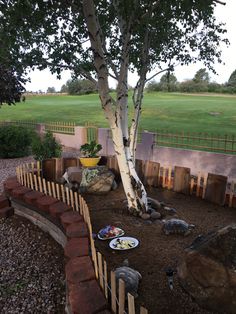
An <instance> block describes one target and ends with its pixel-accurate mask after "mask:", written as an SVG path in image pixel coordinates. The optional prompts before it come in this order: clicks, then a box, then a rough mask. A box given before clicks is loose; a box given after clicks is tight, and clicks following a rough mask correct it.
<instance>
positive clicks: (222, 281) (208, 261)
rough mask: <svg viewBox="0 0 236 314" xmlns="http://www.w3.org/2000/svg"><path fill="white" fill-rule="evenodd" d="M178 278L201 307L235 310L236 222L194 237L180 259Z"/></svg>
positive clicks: (216, 310)
mask: <svg viewBox="0 0 236 314" xmlns="http://www.w3.org/2000/svg"><path fill="white" fill-rule="evenodd" d="M178 277H179V280H180V283H181V285H182V287H183V288H184V289H185V290H186V291H187V292H188V293H189V294H190V295H191V296H192V297H193V298H194V299H195V300H196V302H197V303H198V304H199V305H200V306H202V307H204V308H206V309H208V310H211V311H214V312H216V313H217V312H220V313H236V224H232V225H229V226H227V227H224V228H222V229H219V230H217V231H214V232H211V233H209V234H208V235H206V236H199V237H198V238H197V239H195V240H194V242H193V243H192V245H191V246H190V247H189V248H188V249H186V251H185V253H184V257H183V259H182V261H180V262H179V265H178Z"/></svg>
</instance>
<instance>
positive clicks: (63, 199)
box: [61, 184, 66, 203]
mask: <svg viewBox="0 0 236 314" xmlns="http://www.w3.org/2000/svg"><path fill="white" fill-rule="evenodd" d="M61 196H62V202H63V203H65V202H66V199H65V190H64V186H63V184H61Z"/></svg>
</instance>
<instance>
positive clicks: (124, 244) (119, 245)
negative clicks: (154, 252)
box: [112, 239, 135, 250]
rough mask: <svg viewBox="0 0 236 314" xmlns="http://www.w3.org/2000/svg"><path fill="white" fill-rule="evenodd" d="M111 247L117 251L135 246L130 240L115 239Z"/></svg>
mask: <svg viewBox="0 0 236 314" xmlns="http://www.w3.org/2000/svg"><path fill="white" fill-rule="evenodd" d="M112 246H113V247H114V248H116V249H119V250H127V249H131V248H133V247H134V246H135V242H134V241H132V240H122V239H117V240H116V242H115V243H113V245H112Z"/></svg>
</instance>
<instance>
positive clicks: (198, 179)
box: [196, 172, 202, 197]
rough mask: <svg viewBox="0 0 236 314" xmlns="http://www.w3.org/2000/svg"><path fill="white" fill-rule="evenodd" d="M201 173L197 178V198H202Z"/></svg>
mask: <svg viewBox="0 0 236 314" xmlns="http://www.w3.org/2000/svg"><path fill="white" fill-rule="evenodd" d="M201 177H202V175H201V172H199V173H198V177H197V191H196V196H198V197H199V196H200V187H201Z"/></svg>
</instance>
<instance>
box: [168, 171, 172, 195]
mask: <svg viewBox="0 0 236 314" xmlns="http://www.w3.org/2000/svg"><path fill="white" fill-rule="evenodd" d="M171 173H172V167H171V166H170V167H169V168H168V190H170V189H171Z"/></svg>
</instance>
